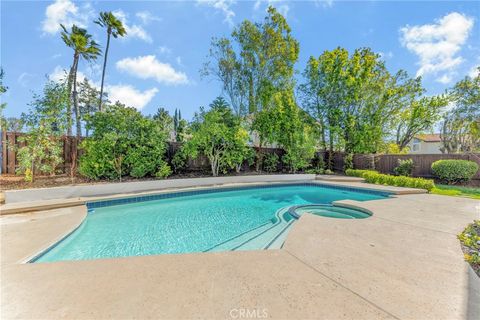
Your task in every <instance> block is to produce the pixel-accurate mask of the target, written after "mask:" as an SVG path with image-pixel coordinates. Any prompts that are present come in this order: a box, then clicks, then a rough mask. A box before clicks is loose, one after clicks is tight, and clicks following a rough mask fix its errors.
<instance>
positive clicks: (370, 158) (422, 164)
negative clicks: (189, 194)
mask: <svg viewBox="0 0 480 320" xmlns="http://www.w3.org/2000/svg"><path fill="white" fill-rule="evenodd" d="M22 135H23V133H19V132H2V148H1V152H2V167H1V168H2V173H3V174H15V170H16V168H17V167H18V161H17V158H16V152H15V146H17V147H22V146H23V145H24V143H21V142H19V141H18V138H19V137H20V136H22ZM80 141H81V140H78V139H77V138H76V137H73V136H68V137H67V136H64V137H62V148H63V153H62V157H63V162H62V164H60V166H59V169H60V171H61V172H63V173H69V172H70V169H71V165H72V162H73V161H75V163H77V161H78V159H79V158H80V156H81V150H80V149H79V148H78V144H79V142H80ZM180 148H181V143H179V142H169V144H168V148H167V154H166V156H167V159H168V162H169V163H170V164H171V161H172V159H173V156H174V155H175V153H176V152H177V151H178V150H179V149H180ZM262 151H263V153H265V154H268V153H276V154H277V155H278V156H279V158H280V159H281V158H282V156H283V155H284V153H285V151H284V150H283V149H279V148H264V149H262ZM317 157H319V158H322V159H323V160H324V163H325V164H327V163H328V157H329V154H328V152H325V151H320V152H318V153H317ZM344 158H345V153H344V152H334V153H333V155H332V159H333V168H334V170H335V171H337V172H342V171H343V167H344ZM405 159H413V163H414V169H413V176H416V177H425V178H432V172H431V166H432V163H433V162H435V161H437V160H441V159H464V160H470V161H475V162H476V163H478V164H479V166H480V154H407V155H392V154H386V155H373V154H356V155H355V156H354V157H353V166H354V168H355V169H375V170H377V171H379V172H382V173H388V174H392V173H393V170H394V168H395V167H397V166H398V160H405ZM242 169H243V170H246V171H248V170H251V169H252V168H251V167H250V166H249V164H248V163H247V162H245V163H244V164H243V166H242ZM284 169H285V168H284V165H283V163H282V162H281V160H280V162H279V165H278V170H280V171H282V170H284ZM188 170H190V171H208V170H210V164H209V162H208V159H207V157H205V156H204V155H200V156H199V157H198V158H197V159H189V160H188ZM473 179H474V180H476V184H479V183H480V172H477V174H476V176H475V177H474V178H473Z"/></svg>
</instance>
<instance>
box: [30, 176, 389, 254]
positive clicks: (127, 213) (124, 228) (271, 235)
mask: <svg viewBox="0 0 480 320" xmlns="http://www.w3.org/2000/svg"><path fill="white" fill-rule="evenodd" d="M388 196H389V195H388V194H387V193H381V192H375V191H369V190H367V191H366V190H358V189H351V188H343V187H331V186H325V185H321V184H313V183H304V184H288V185H265V186H255V187H253V186H250V187H235V188H212V189H207V190H195V191H185V192H176V193H166V194H158V195H152V196H143V197H136V198H125V199H116V200H111V201H101V202H92V203H88V204H87V207H88V208H89V213H88V215H87V218H86V219H85V220H84V222H83V223H82V224H81V225H80V226H79V228H77V229H76V230H75V231H74V232H72V233H71V234H70V235H69V236H67V237H66V238H64V239H63V240H62V241H60V242H59V243H57V244H56V245H55V246H53V247H51V248H49V249H48V250H47V251H46V252H44V253H42V254H41V255H40V256H38V257H36V258H35V259H33V260H32V261H31V262H49V261H50V262H51V261H61V260H88V259H98V258H113V257H126V256H142V255H154V254H168V253H190V252H209V251H231V250H251V249H271V248H280V247H281V246H282V245H283V242H284V240H285V238H286V235H287V233H288V230H289V229H290V227H291V226H292V224H293V223H294V222H295V218H294V217H293V216H292V215H291V214H289V213H288V208H290V207H291V206H295V205H302V204H331V203H332V202H333V201H336V200H342V199H352V200H358V201H365V200H375V199H384V198H385V197H388Z"/></svg>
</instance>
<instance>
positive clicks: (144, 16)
mask: <svg viewBox="0 0 480 320" xmlns="http://www.w3.org/2000/svg"><path fill="white" fill-rule="evenodd" d="M135 16H137V18H139V19H140V20H142V23H143V24H149V23H150V22H152V21H162V18H159V17H157V16H154V15H153V14H151V13H150V12H149V11H139V12H137V13H136V14H135Z"/></svg>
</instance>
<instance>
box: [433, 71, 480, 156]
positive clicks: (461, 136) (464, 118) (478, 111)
mask: <svg viewBox="0 0 480 320" xmlns="http://www.w3.org/2000/svg"><path fill="white" fill-rule="evenodd" d="M448 93H449V95H450V100H451V103H452V104H453V106H454V107H453V108H452V109H451V110H450V111H449V112H447V113H445V114H444V117H443V122H442V132H441V139H442V143H443V151H444V152H447V153H455V152H473V151H478V150H480V68H478V70H477V75H476V76H475V77H473V78H471V77H465V78H464V79H463V80H461V81H459V82H458V83H456V84H455V86H454V87H453V88H452V89H451V90H449V92H448Z"/></svg>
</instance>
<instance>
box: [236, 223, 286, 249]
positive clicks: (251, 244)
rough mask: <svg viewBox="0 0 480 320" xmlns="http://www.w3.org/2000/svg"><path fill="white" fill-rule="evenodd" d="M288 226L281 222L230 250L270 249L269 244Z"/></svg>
mask: <svg viewBox="0 0 480 320" xmlns="http://www.w3.org/2000/svg"><path fill="white" fill-rule="evenodd" d="M288 225H289V223H287V222H285V221H282V222H281V223H278V224H276V225H274V226H272V227H271V228H270V229H268V230H265V231H264V232H262V233H259V234H258V235H257V236H255V237H252V238H251V239H249V240H248V241H245V242H244V243H242V244H241V245H240V246H238V247H236V248H233V249H232V250H235V251H237V250H255V249H258V248H259V247H260V248H263V249H268V248H269V247H270V244H273V242H275V240H276V238H277V237H279V235H281V234H282V233H283V231H284V230H285V228H286V227H287V226H288ZM280 246H281V244H280ZM271 249H273V248H271Z"/></svg>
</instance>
